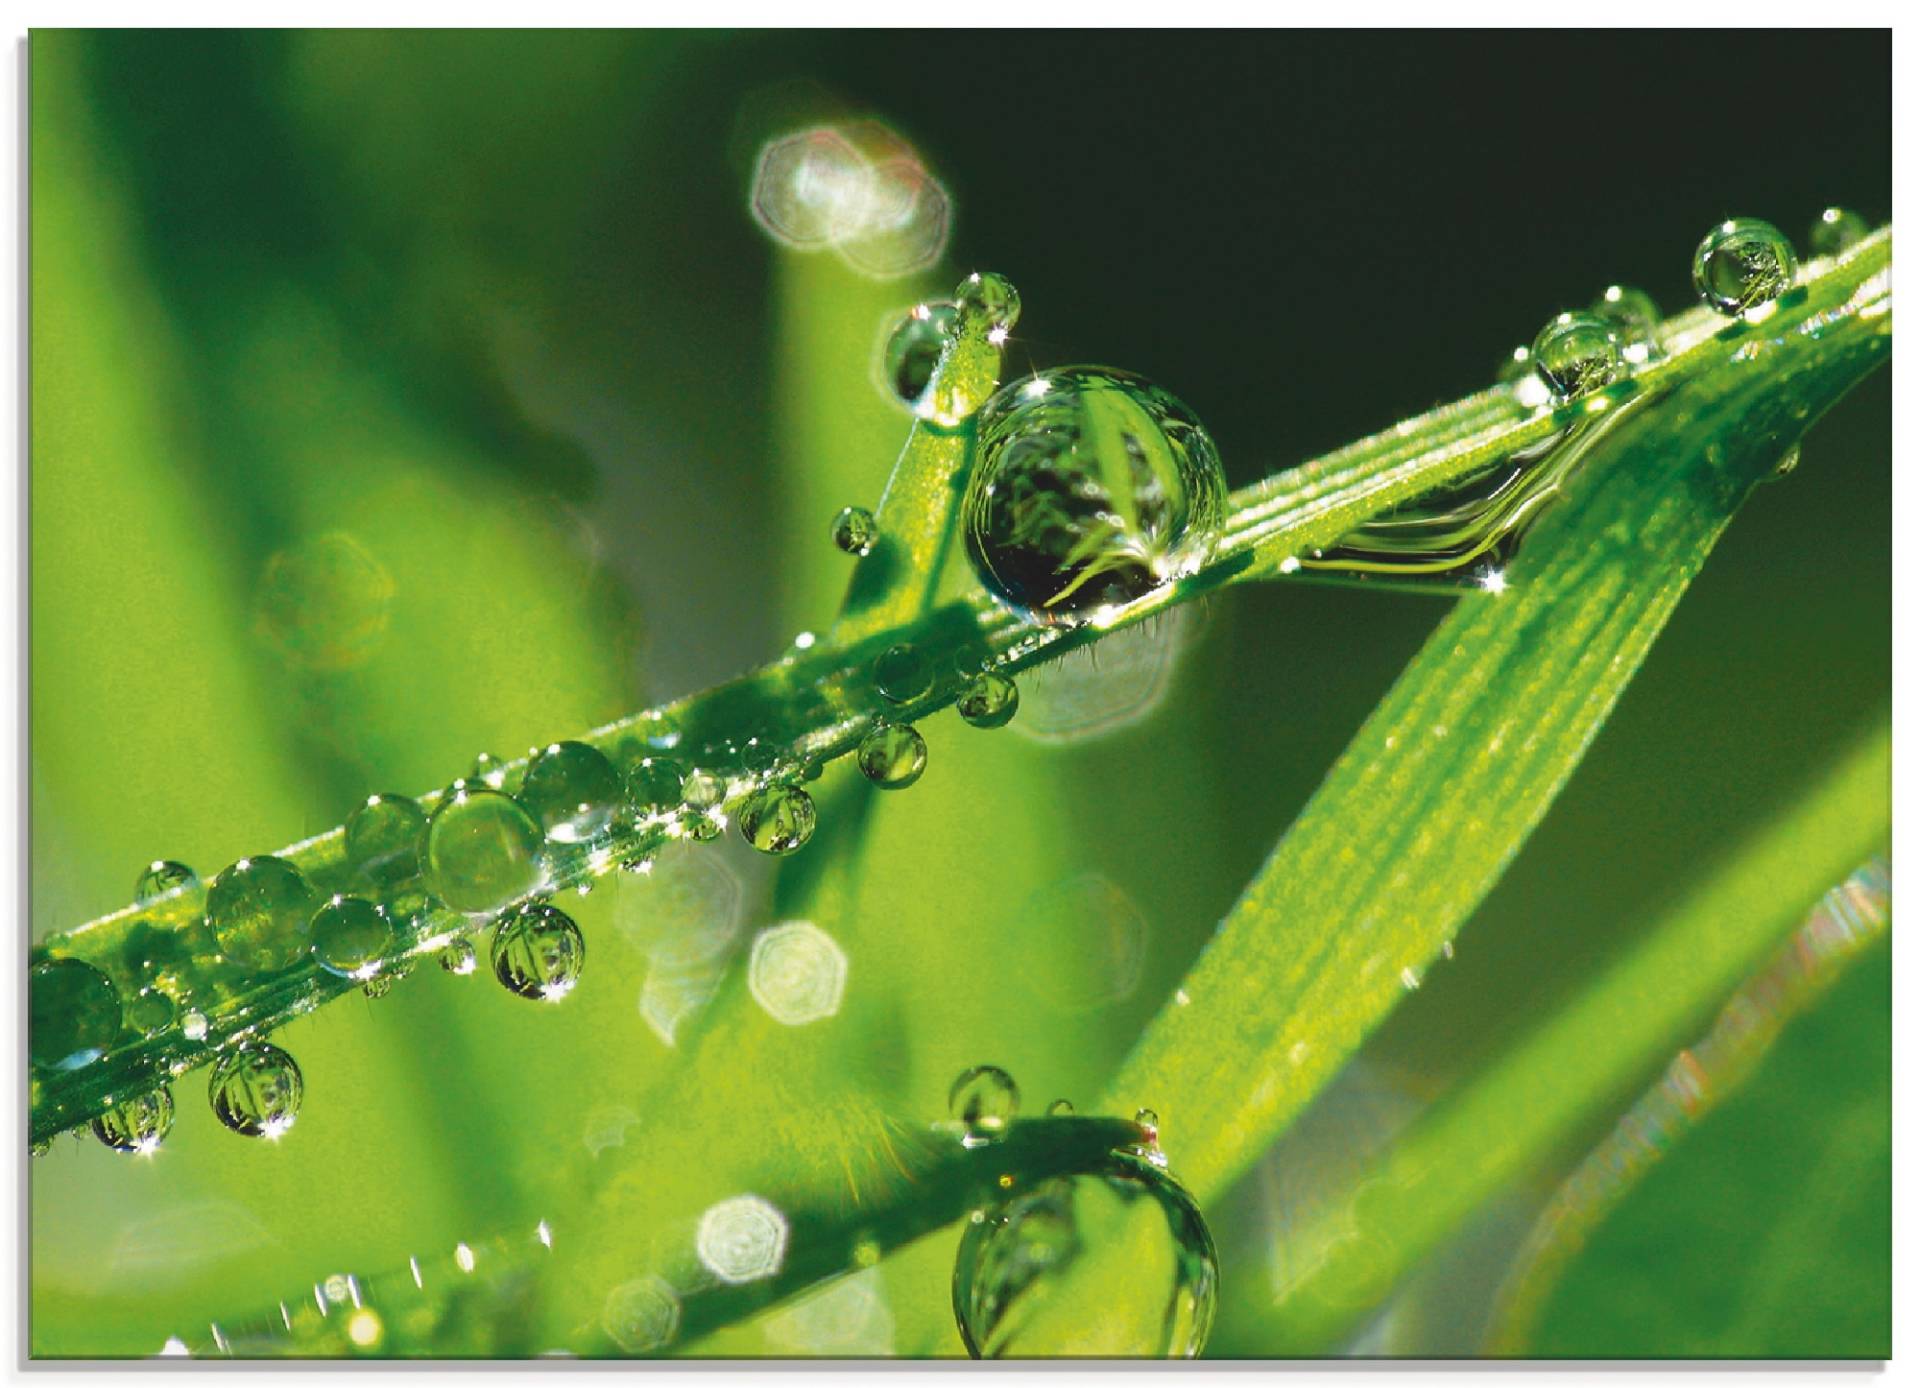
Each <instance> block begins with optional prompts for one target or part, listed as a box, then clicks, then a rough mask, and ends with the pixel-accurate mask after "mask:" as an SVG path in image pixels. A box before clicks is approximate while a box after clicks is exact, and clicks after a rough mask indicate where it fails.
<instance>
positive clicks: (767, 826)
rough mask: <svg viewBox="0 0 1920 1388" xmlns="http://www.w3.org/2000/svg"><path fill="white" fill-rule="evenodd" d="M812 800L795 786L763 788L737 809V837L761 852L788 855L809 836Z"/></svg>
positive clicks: (812, 827) (810, 831)
mask: <svg viewBox="0 0 1920 1388" xmlns="http://www.w3.org/2000/svg"><path fill="white" fill-rule="evenodd" d="M816 819H817V815H816V812H815V810H814V808H813V797H812V796H811V795H808V794H807V793H806V792H805V791H804V790H801V789H800V788H799V787H798V786H767V787H766V788H765V789H763V790H757V791H755V792H754V793H753V794H752V795H750V796H748V797H747V800H746V802H745V803H744V804H743V805H741V807H740V836H741V837H742V838H744V839H745V840H746V841H747V842H748V843H750V844H752V845H753V846H754V847H755V848H757V849H759V850H760V851H761V852H762V853H776V854H778V853H792V852H794V851H795V850H796V849H798V848H801V847H802V846H804V845H805V844H806V841H807V840H808V839H810V838H812V837H813V829H814V824H815V821H816Z"/></svg>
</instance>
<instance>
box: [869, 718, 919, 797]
mask: <svg viewBox="0 0 1920 1388" xmlns="http://www.w3.org/2000/svg"><path fill="white" fill-rule="evenodd" d="M855 759H856V760H857V761H858V762H859V763H860V774H861V775H862V776H865V777H866V778H867V779H868V780H869V781H872V782H873V783H874V784H875V785H876V786H878V787H880V789H882V790H905V789H906V788H907V787H908V786H910V785H912V784H913V783H914V782H915V781H917V780H919V779H920V773H921V772H923V771H925V770H926V769H927V740H926V739H925V738H923V737H921V736H920V732H919V730H918V729H917V728H915V727H913V726H912V725H911V724H908V723H887V724H882V725H881V726H880V727H877V728H875V729H874V730H873V731H872V732H870V733H868V734H867V735H866V736H865V737H863V738H862V739H860V749H859V751H858V752H856V753H855Z"/></svg>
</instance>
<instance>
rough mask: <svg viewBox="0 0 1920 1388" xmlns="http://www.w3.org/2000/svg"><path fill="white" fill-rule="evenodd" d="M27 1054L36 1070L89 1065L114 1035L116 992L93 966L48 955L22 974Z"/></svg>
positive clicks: (116, 1032)
mask: <svg viewBox="0 0 1920 1388" xmlns="http://www.w3.org/2000/svg"><path fill="white" fill-rule="evenodd" d="M27 1009H28V1018H29V1029H28V1032H27V1053H28V1055H29V1056H30V1057H31V1058H32V1060H33V1064H34V1065H35V1067H37V1068H39V1069H42V1070H77V1069H79V1068H80V1067H81V1066H82V1065H89V1064H92V1063H93V1062H94V1061H96V1060H98V1059H99V1058H100V1057H101V1056H102V1055H104V1054H105V1053H106V1051H107V1048H108V1047H109V1046H111V1045H112V1044H113V1039H114V1037H115V1036H117V1035H119V1033H120V992H119V990H118V989H117V988H115V987H114V986H113V980H112V979H110V978H108V977H107V976H106V975H105V974H103V973H101V972H100V970H98V969H96V968H94V967H93V965H91V964H88V963H85V962H83V961H82V960H79V959H49V960H47V961H46V962H44V963H40V964H36V965H34V966H33V969H32V971H31V972H30V973H29V974H28V975H27Z"/></svg>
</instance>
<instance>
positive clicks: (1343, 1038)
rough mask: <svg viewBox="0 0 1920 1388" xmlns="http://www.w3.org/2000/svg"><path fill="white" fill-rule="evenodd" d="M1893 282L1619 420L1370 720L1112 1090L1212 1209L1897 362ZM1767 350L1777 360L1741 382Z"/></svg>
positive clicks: (1438, 938)
mask: <svg viewBox="0 0 1920 1388" xmlns="http://www.w3.org/2000/svg"><path fill="white" fill-rule="evenodd" d="M1881 249H1883V250H1885V249H1886V247H1885V246H1883V247H1882V248H1881ZM1889 253H1890V252H1889ZM1885 279H1886V275H1885V274H1878V275H1876V276H1875V277H1874V278H1873V279H1872V280H1870V281H1869V283H1877V284H1878V288H1877V289H1874V290H1871V291H1868V292H1853V293H1849V294H1848V295H1847V296H1846V299H1845V301H1844V305H1832V306H1827V305H1822V304H1818V303H1816V304H1814V305H1813V306H1812V307H1811V310H1810V311H1807V312H1803V313H1801V314H1799V315H1797V317H1796V319H1795V320H1792V321H1791V325H1789V323H1781V324H1779V325H1778V327H1777V329H1776V330H1772V331H1768V332H1767V333H1766V335H1765V336H1764V338H1758V339H1756V338H1755V337H1753V336H1752V335H1751V334H1750V333H1747V332H1743V331H1741V329H1744V328H1745V326H1746V325H1739V327H1738V328H1736V329H1733V330H1721V334H1720V335H1719V336H1713V337H1709V338H1707V339H1706V340H1705V341H1706V343H1710V344H1713V345H1714V346H1716V347H1717V348H1718V349H1719V350H1720V351H1721V352H1722V353H1723V354H1725V355H1724V359H1723V365H1722V367H1721V369H1718V370H1707V371H1704V372H1701V373H1699V374H1697V375H1694V376H1692V377H1689V378H1686V379H1684V380H1683V381H1680V382H1678V383H1677V384H1675V385H1674V386H1673V387H1672V388H1671V389H1670V390H1668V391H1667V392H1666V393H1664V394H1662V395H1658V396H1645V397H1641V398H1640V399H1639V400H1638V401H1635V402H1630V403H1628V404H1627V405H1626V406H1625V407H1624V408H1622V409H1621V410H1620V412H1619V414H1618V415H1617V416H1616V417H1615V418H1613V419H1612V420H1610V421H1608V422H1607V429H1608V432H1607V434H1606V436H1605V437H1603V438H1602V439H1600V440H1599V441H1598V442H1597V443H1596V444H1595V445H1594V447H1593V451H1592V453H1591V454H1590V456H1589V458H1588V460H1587V462H1586V464H1585V468H1584V473H1583V475H1582V476H1581V477H1580V478H1579V479H1577V481H1576V483H1575V485H1574V487H1573V489H1572V494H1571V495H1570V496H1569V497H1568V498H1567V500H1566V501H1565V502H1563V503H1562V505H1561V506H1560V507H1559V508H1557V509H1556V511H1555V512H1554V513H1552V514H1550V515H1549V516H1547V517H1546V518H1545V519H1544V520H1543V521H1542V522H1541V524H1540V527H1539V529H1538V530H1537V531H1536V532H1535V534H1534V535H1533V537H1532V538H1531V539H1530V541H1529V543H1528V547H1527V548H1526V550H1525V551H1523V553H1522V554H1521V555H1520V557H1519V559H1518V561H1517V562H1516V563H1515V564H1514V565H1512V566H1511V568H1510V569H1509V571H1508V574H1507V577H1508V580H1509V585H1510V588H1509V591H1508V592H1506V593H1505V594H1503V595H1502V596H1501V597H1499V598H1497V599H1495V600H1492V601H1484V600H1483V601H1474V602H1463V603H1462V604H1460V606H1459V607H1458V608H1457V609H1456V610H1455V611H1454V613H1453V614H1452V615H1451V616H1450V617H1449V618H1448V619H1447V620H1446V621H1445V622H1444V623H1442V625H1441V626H1440V627H1439V628H1438V629H1437V630H1436V631H1435V633H1434V635H1433V636H1432V637H1431V638H1430V639H1429V641H1428V642H1427V644H1426V646H1425V647H1424V649H1423V650H1422V652H1421V654H1420V655H1419V656H1418V657H1417V658H1416V659H1415V661H1414V662H1413V664H1412V665H1411V666H1409V667H1408V669H1407V670H1406V671H1405V672H1404V673H1403V675H1402V676H1401V678H1400V679H1399V681H1398V682H1397V683H1396V684H1395V686H1394V688H1393V690H1392V691H1391V692H1390V693H1389V694H1388V696H1387V698H1386V699H1385V700H1384V701H1383V702H1382V703H1381V705H1380V706H1379V707H1378V708H1377V709H1376V710H1375V712H1374V713H1373V715H1372V717H1370V718H1369V719H1368V721H1367V723H1366V725H1365V726H1364V727H1363V728H1362V729H1361V731H1360V733H1359V734H1358V735H1357V736H1356V738H1355V739H1354V741H1353V743H1352V745H1351V746H1350V747H1349V748H1348V750H1347V752H1346V753H1345V754H1344V755H1343V756H1342V757H1341V758H1340V760H1339V762H1338V763H1336V764H1335V766H1334V767H1333V769H1332V771H1331V772H1329V774H1328V776H1327V779H1326V781H1325V782H1324V783H1323V784H1322V785H1321V787H1320V789H1319V791H1318V792H1317V793H1316V794H1315V796H1314V797H1313V800H1312V801H1311V802H1310V803H1309V804H1308V806H1307V808H1306V810H1305V811H1304V812H1303V813H1302V815H1301V817H1300V819H1299V820H1298V821H1297V822H1296V823H1295V825H1294V826H1293V828H1292V830H1291V831H1290V832H1289V833H1288V834H1287V835H1286V837H1285V838H1284V839H1283V840H1282V841H1281V843H1280V845H1279V847H1278V848H1277V849H1276V850H1275V852H1274V854H1273V856H1272V857H1271V858H1270V859H1269V860H1268V862H1267V863H1266V865H1265V866H1264V867H1263V868H1262V870H1261V871H1260V873H1259V874H1258V875H1257V876H1256V877H1255V879H1254V880H1253V882H1252V883H1251V884H1250V885H1249V886H1248V888H1247V890H1246V892H1245V894H1244V895H1243V896H1242V897H1241V899H1240V901H1239V902H1238V903H1237V904H1236V905H1235V907H1234V908H1233V910H1232V912H1231V913H1230V914H1229V915H1228V917H1227V919H1226V921H1225V922H1224V923H1223V925H1222V927H1221V930H1220V932H1219V934H1218V935H1217V937H1216V938H1215V940H1214V941H1213V943H1212V944H1211V945H1210V946H1209V948H1208V950H1207V951H1206V953H1205V954H1204V955H1203V956H1202V957H1201V959H1200V961H1199V963H1198V964H1197V965H1196V966H1195V968H1194V970H1193V971H1192V973H1191V974H1190V975H1189V978H1188V980H1187V982H1186V984H1185V985H1184V987H1183V989H1182V992H1181V994H1180V995H1179V997H1178V998H1177V999H1176V1001H1175V1002H1174V1003H1173V1004H1171V1005H1169V1006H1168V1007H1167V1008H1165V1009H1164V1010H1163V1011H1162V1013H1161V1014H1160V1016H1159V1017H1158V1018H1157V1019H1156V1021H1155V1023H1154V1024H1153V1026H1152V1027H1151V1028H1149V1030H1148V1031H1147V1033H1146V1035H1145V1036H1144V1037H1143V1038H1142V1040H1141V1042H1140V1044H1139V1045H1138V1047H1137V1048H1136V1049H1135V1051H1134V1053H1133V1055H1132V1057H1131V1058H1130V1059H1129V1061H1128V1063H1127V1065H1126V1066H1125V1067H1124V1068H1123V1070H1122V1071H1121V1073H1120V1075H1119V1076H1118V1078H1117V1079H1116V1080H1115V1082H1114V1083H1113V1085H1112V1086H1110V1088H1109V1090H1108V1096H1109V1098H1108V1103H1109V1105H1110V1106H1112V1107H1122V1106H1127V1105H1131V1104H1136V1103H1146V1104H1151V1105H1153V1106H1154V1107H1156V1108H1157V1109H1158V1110H1159V1111H1160V1113H1161V1116H1162V1119H1163V1122H1164V1131H1165V1132H1166V1133H1167V1134H1168V1139H1167V1140H1168V1144H1169V1150H1170V1151H1171V1152H1172V1153H1173V1154H1174V1157H1175V1161H1176V1164H1177V1166H1178V1168H1179V1170H1180V1171H1181V1173H1182V1175H1183V1177H1184V1178H1185V1179H1186V1180H1187V1181H1188V1182H1189V1184H1190V1185H1191V1186H1192V1188H1193V1189H1194V1191H1195V1193H1196V1195H1198V1196H1199V1197H1200V1198H1201V1199H1203V1200H1205V1199H1208V1198H1210V1197H1212V1196H1214V1195H1217V1194H1218V1193H1220V1192H1221V1191H1222V1190H1223V1189H1224V1188H1225V1186H1226V1185H1227V1183H1228V1182H1230V1181H1231V1180H1232V1179H1233V1178H1234V1177H1235V1176H1237V1175H1238V1174H1239V1173H1240V1172H1242V1171H1244V1170H1245V1169H1246V1168H1247V1166H1248V1165H1249V1164H1250V1163H1251V1162H1252V1161H1253V1160H1254V1158H1255V1157H1257V1156H1258V1155H1259V1153H1260V1152H1262V1151H1264V1150H1265V1149H1266V1147H1267V1146H1268V1145H1269V1144H1271V1142H1272V1141H1273V1140H1274V1138H1275V1137H1277V1136H1278V1135H1279V1133H1280V1132H1281V1131H1282V1130H1283V1129H1284V1128H1285V1127H1286V1125H1287V1123H1288V1122H1289V1121H1290V1120H1291V1119H1292V1118H1293V1116H1294V1115H1295V1114H1297V1113H1298V1112H1299V1111H1300V1110H1301V1109H1302V1108H1303V1107H1304V1106H1305V1104H1306V1102H1307V1101H1308V1100H1309V1099H1310V1098H1311V1097H1312V1096H1313V1094H1314V1093H1315V1092H1316V1091H1317V1090H1318V1089H1319V1088H1320V1086H1321V1085H1322V1084H1324V1083H1325V1082H1326V1080H1327V1079H1328V1078H1329V1077H1331V1076H1332V1075H1333V1074H1334V1073H1335V1071H1336V1070H1338V1068H1339V1067H1340V1065H1341V1064H1342V1063H1343V1062H1344V1060H1345V1059H1346V1057H1347V1056H1348V1055H1350V1054H1352V1052H1353V1050H1354V1049H1355V1048H1356V1047H1357V1046H1358V1045H1359V1044H1360V1042H1361V1041H1362V1040H1363V1039H1364V1038H1365V1037H1366V1036H1367V1035H1368V1034H1369V1033H1370V1032H1371V1031H1372V1030H1373V1028H1374V1027H1375V1026H1377V1025H1378V1024H1379V1022H1380V1020H1381V1019H1382V1018H1383V1017H1384V1016H1385V1015H1386V1014H1387V1012H1388V1011H1390V1010H1391V1009H1392V1007H1393V1006H1394V1004H1395V1003H1396V1002H1397V1001H1398V1000H1399V998H1400V997H1401V996H1402V995H1403V994H1404V992H1405V991H1406V990H1407V988H1409V987H1411V986H1413V985H1414V984H1416V983H1417V981H1418V976H1419V973H1420V971H1422V970H1424V969H1425V968H1426V967H1427V966H1428V965H1429V963H1430V962H1431V961H1432V960H1433V958H1434V957H1435V956H1436V955H1437V954H1439V953H1440V951H1441V949H1442V947H1443V946H1445V945H1446V944H1447V943H1448V942H1449V941H1451V939H1452V938H1453V936H1454V935H1455V934H1456V933H1457V932H1458V931H1459V929H1460V927H1461V926H1462V924H1463V923H1464V922H1465V921H1466V919H1467V917H1468V916H1469V915H1470V914H1471V913H1472V911H1473V910H1474V908H1475V907H1476V906H1477V905H1478V904H1479V902H1480V901H1481V899H1482V898H1483V897H1484V896H1485V895H1486V893H1487V892H1488V891H1489V890H1490V889H1491V888H1492V886H1493V884H1494V883H1495V882H1496V881H1497V880H1498V879H1499V876H1500V873H1501V872H1502V870H1503V869H1504V868H1505V867H1506V865H1507V863H1508V862H1509V861H1510V860H1511V858H1512V857H1513V855H1514V854H1515V853H1516V852H1518V851H1519V849H1520V846H1521V845H1522V844H1523V843H1524V842H1525V841H1526V838H1527V836H1528V835H1529V834H1530V833H1531V832H1532V830H1533V828H1534V826H1535V825H1536V824H1537V823H1538V822H1539V820H1540V817H1541V816H1542V815H1543V814H1544V813H1545V812H1546V810H1547V807H1548V806H1549V805H1550V804H1551V803H1552V801H1553V798H1554V796H1555V795H1556V794H1557V793H1558V791H1559V789H1560V787H1561V786H1562V785H1564V784H1565V782H1566V779H1567V777H1568V776H1570V775H1571V774H1572V772H1573V769H1574V767H1575V766H1576V765H1577V764H1578V763H1579V760H1580V758H1581V756H1582V754H1583V753H1584V752H1585V750H1586V748H1587V746H1588V744H1589V743H1590V742H1591V741H1592V739H1593V737H1594V736H1595V734H1596V733H1597V732H1598V731H1599V729H1600V726H1601V724H1602V723H1603V722H1604V721H1605V719H1606V717H1607V715H1608V713H1609V712H1610V711H1611V710H1612V708H1613V706H1614V704H1615V702H1616V701H1617V700H1618V698H1619V697H1620V694H1621V692H1622V691H1623V690H1624V689H1625V687H1626V685H1627V682H1628V681H1629V680H1630V679H1631V678H1632V676H1633V674H1634V672H1635V671H1636V670H1637V669H1638V668H1639V666H1640V663H1641V661H1642V660H1643V659H1644V658H1645V656H1646V653H1647V651H1648V649H1649V648H1650V647H1651V645H1652V643H1653V640H1654V638H1655V637H1656V636H1657V635H1658V634H1659V631H1660V629H1661V627H1662V626H1663V625H1664V624H1665V622H1666V620H1667V617H1668V615H1669V614H1670V613H1671V612H1672V611H1673V608H1674V606H1675V604H1677V603H1678V602H1679V600H1680V596H1681V594H1682V593H1683V592H1684V591H1685V590H1686V587H1687V584H1688V583H1689V582H1690V581H1691V579H1692V578H1693V576H1694V574H1695V573H1696V572H1698V570H1699V568H1700V566H1701V564H1702V563H1703V562H1704V561H1705V559H1706V557H1707V553H1708V551H1709V550H1710V549H1711V548H1712V546H1713V543H1714V540H1715V539H1716V538H1717V537H1718V535H1719V534H1720V532H1721V530H1722V528H1723V527H1724V526H1725V525H1726V523H1727V521H1728V519H1729V518H1730V517H1731V515H1732V514H1733V511H1734V510H1735V509H1736V507H1737V506H1738V504H1739V502H1740V500H1741V499H1742V498H1743V497H1744V496H1745V494H1746V492H1747V490H1748V488H1749V487H1750V486H1752V485H1753V483H1754V481H1755V480H1756V479H1758V478H1761V477H1764V476H1766V475H1767V473H1768V471H1769V470H1770V469H1771V468H1772V466H1773V465H1774V463H1775V462H1776V461H1777V460H1778V458H1779V457H1780V455H1781V454H1782V453H1783V452H1784V451H1785V449H1786V448H1787V447H1789V446H1791V445H1792V444H1793V443H1794V442H1797V440H1798V439H1799V437H1800V435H1801V434H1802V433H1803V432H1804V430H1805V428H1806V427H1807V422H1808V420H1810V419H1811V418H1814V417H1817V416H1818V415H1819V414H1820V413H1822V412H1824V410H1825V409H1827V408H1828V407H1829V406H1830V405H1831V404H1832V403H1833V402H1834V401H1835V400H1837V399H1838V398H1839V397H1840V396H1841V395H1842V394H1844V393H1845V391H1846V390H1847V389H1848V388H1850V387H1851V386H1852V384H1853V383H1854V382H1856V381H1857V380H1858V379H1859V378H1860V377H1861V376H1862V375H1864V374H1865V373H1866V372H1867V371H1868V370H1870V369H1872V367H1873V366H1875V365H1876V364H1878V363H1879V362H1880V361H1881V360H1883V359H1884V357H1885V355H1886V354H1887V352H1888V351H1889V350H1890V347H1891V340H1892V325H1891V313H1890V311H1889V296H1890V292H1891V291H1890V287H1889V286H1888V285H1887V284H1885V283H1884V282H1883V281H1885ZM1863 305H1864V310H1863ZM1800 308H1801V309H1803V310H1808V309H1809V305H1808V304H1807V303H1806V302H1805V301H1803V302H1802V304H1801V305H1800ZM1782 316H1783V317H1784V316H1785V315H1782ZM1736 340H1737V341H1738V345H1737V346H1733V347H1731V348H1730V349H1729V347H1728V345H1727V344H1728V343H1729V342H1730V341H1736ZM1756 342H1759V343H1762V344H1764V345H1763V346H1761V347H1760V349H1759V350H1757V351H1756V350H1754V345H1755V343H1756ZM1691 350H1693V351H1703V350H1705V347H1704V346H1702V345H1696V346H1695V347H1694V348H1692V349H1691ZM1762 359H1766V360H1768V361H1769V362H1770V364H1771V366H1772V367H1773V370H1771V371H1763V372H1755V373H1754V374H1744V368H1745V367H1747V366H1749V365H1757V364H1758V362H1759V361H1760V360H1762ZM1839 871H1844V868H1842V869H1839V870H1836V872H1835V873H1833V874H1832V875H1830V877H1829V878H1828V880H1829V881H1831V880H1832V878H1833V877H1836V876H1838V875H1839Z"/></svg>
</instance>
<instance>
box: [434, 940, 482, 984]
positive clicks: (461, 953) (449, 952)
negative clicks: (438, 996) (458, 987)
mask: <svg viewBox="0 0 1920 1388" xmlns="http://www.w3.org/2000/svg"><path fill="white" fill-rule="evenodd" d="M479 962H480V960H479V954H478V952H477V951H476V950H475V949H474V947H473V941H471V940H455V941H454V942H453V943H452V944H450V945H448V946H447V947H446V948H445V949H443V950H441V951H440V967H441V968H443V969H445V970H446V971H447V972H448V973H450V974H458V975H459V976H460V977H462V978H465V977H466V976H467V975H468V974H470V973H472V972H473V971H474V969H475V968H477V967H478V966H479Z"/></svg>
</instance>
